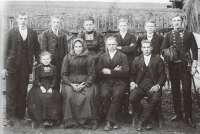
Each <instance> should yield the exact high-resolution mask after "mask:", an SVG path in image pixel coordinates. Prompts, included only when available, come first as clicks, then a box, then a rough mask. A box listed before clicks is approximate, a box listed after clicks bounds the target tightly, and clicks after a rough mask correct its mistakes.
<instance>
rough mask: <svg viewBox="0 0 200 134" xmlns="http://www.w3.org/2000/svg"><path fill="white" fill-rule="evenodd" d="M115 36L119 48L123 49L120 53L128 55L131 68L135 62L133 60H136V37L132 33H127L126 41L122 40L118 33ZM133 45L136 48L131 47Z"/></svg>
mask: <svg viewBox="0 0 200 134" xmlns="http://www.w3.org/2000/svg"><path fill="white" fill-rule="evenodd" d="M113 36H114V37H115V38H116V39H117V42H118V46H121V47H122V49H121V50H119V51H121V52H123V53H124V54H126V56H127V58H128V63H129V66H130V65H131V63H132V62H133V59H134V58H135V53H136V46H137V45H136V37H135V36H134V35H133V34H132V33H129V32H127V33H126V35H125V37H124V39H122V37H121V35H120V33H116V34H114V35H113ZM131 43H133V44H134V46H130V44H131Z"/></svg>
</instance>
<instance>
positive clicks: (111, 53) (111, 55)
mask: <svg viewBox="0 0 200 134" xmlns="http://www.w3.org/2000/svg"><path fill="white" fill-rule="evenodd" d="M116 51H117V50H115V51H114V52H110V51H109V54H110V58H111V59H112V58H113V57H114V55H115V53H116Z"/></svg>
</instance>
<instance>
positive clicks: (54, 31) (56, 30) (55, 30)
mask: <svg viewBox="0 0 200 134" xmlns="http://www.w3.org/2000/svg"><path fill="white" fill-rule="evenodd" d="M51 29H52V30H53V33H54V34H55V35H56V36H58V29H53V28H51Z"/></svg>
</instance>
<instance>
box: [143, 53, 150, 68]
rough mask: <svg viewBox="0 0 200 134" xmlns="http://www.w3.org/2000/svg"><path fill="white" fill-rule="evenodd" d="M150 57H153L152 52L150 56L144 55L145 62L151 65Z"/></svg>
mask: <svg viewBox="0 0 200 134" xmlns="http://www.w3.org/2000/svg"><path fill="white" fill-rule="evenodd" d="M150 59H151V54H150V55H148V56H146V55H144V62H145V64H146V66H148V65H149V61H150Z"/></svg>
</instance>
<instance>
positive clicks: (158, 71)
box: [129, 40, 166, 131]
mask: <svg viewBox="0 0 200 134" xmlns="http://www.w3.org/2000/svg"><path fill="white" fill-rule="evenodd" d="M141 44H142V46H141V47H142V48H141V50H142V52H143V54H142V55H140V56H138V57H136V58H135V59H134V61H133V63H132V65H131V70H130V71H131V74H130V97H129V100H130V103H131V104H132V105H133V108H134V109H135V111H136V113H137V115H138V117H139V124H138V127H137V129H136V130H137V131H142V130H143V126H144V125H146V129H151V127H150V126H148V125H150V122H149V121H148V120H147V119H149V117H150V116H151V113H152V111H153V109H154V108H155V107H156V106H157V104H158V103H159V101H161V100H160V98H161V92H162V91H161V87H162V86H163V85H164V84H165V81H166V74H165V66H164V63H163V60H162V59H161V58H160V56H159V55H154V54H152V50H153V47H152V45H151V41H149V40H143V41H142V43H141ZM145 96H147V97H148V98H149V103H148V104H147V106H146V108H145V109H144V108H143V107H142V105H141V103H140V101H141V99H142V98H143V97H145Z"/></svg>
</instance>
